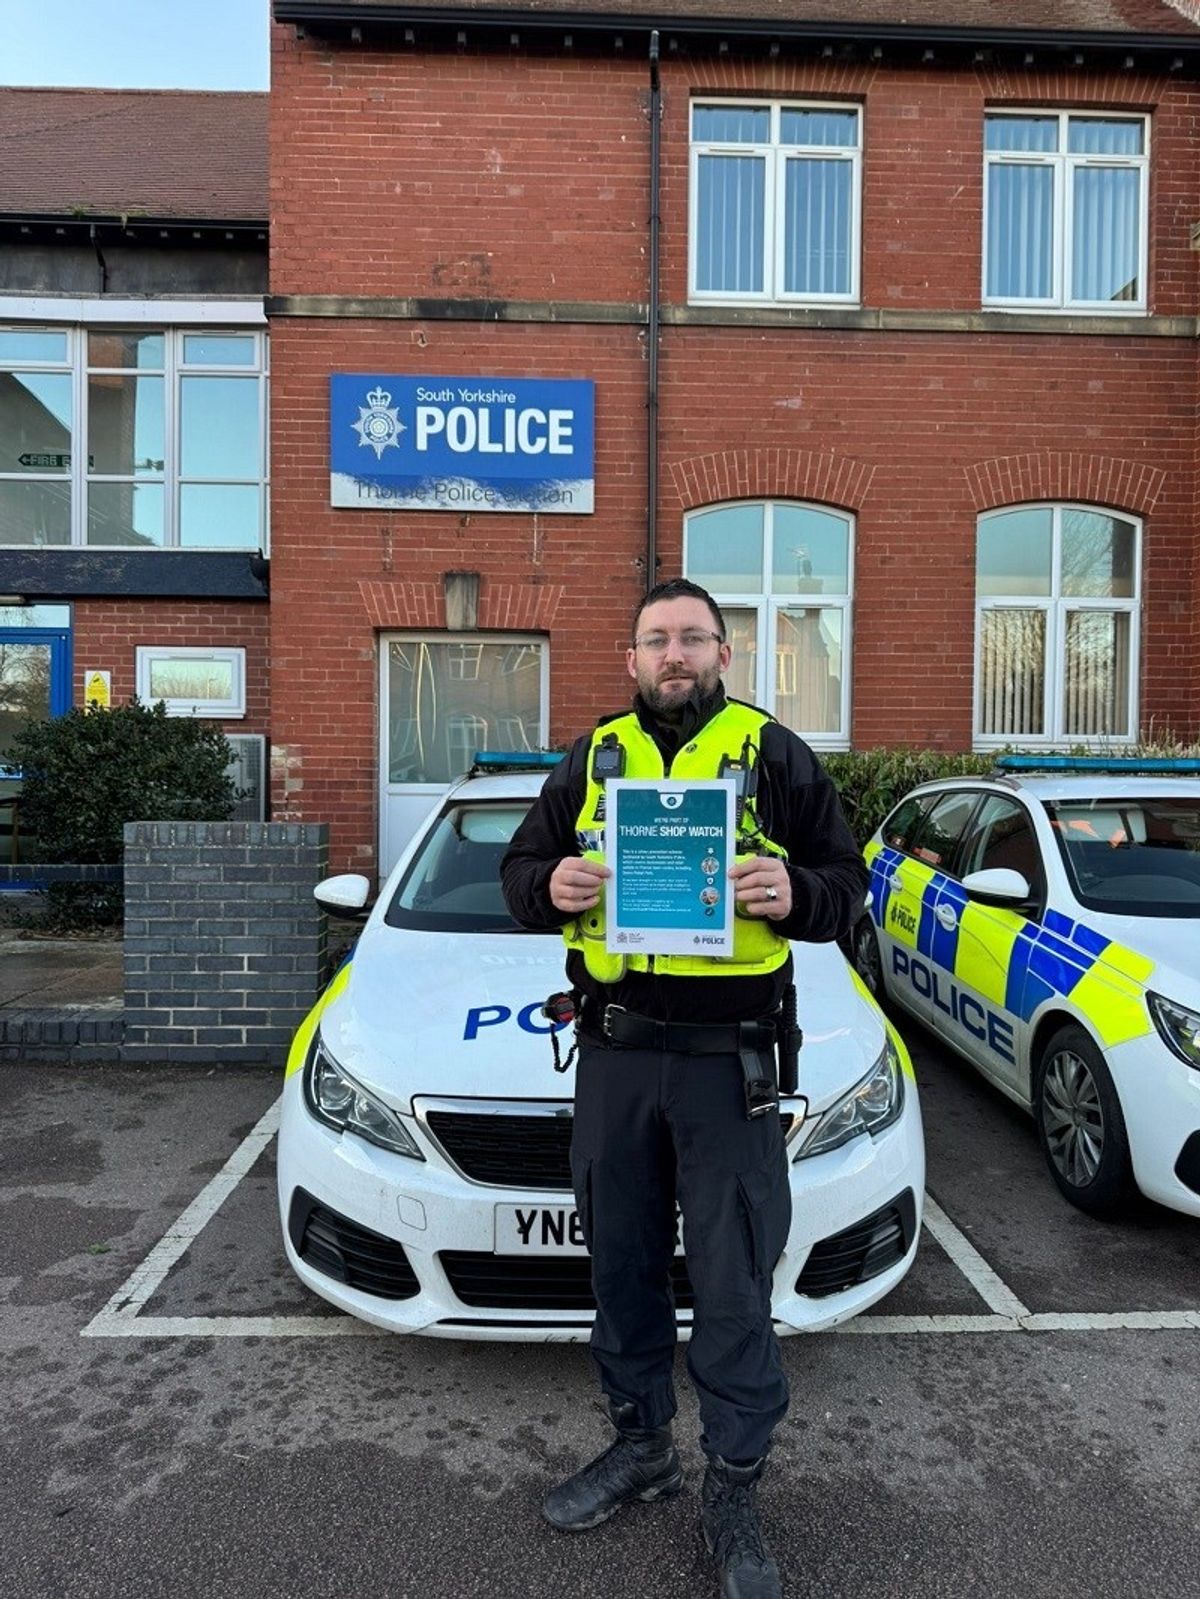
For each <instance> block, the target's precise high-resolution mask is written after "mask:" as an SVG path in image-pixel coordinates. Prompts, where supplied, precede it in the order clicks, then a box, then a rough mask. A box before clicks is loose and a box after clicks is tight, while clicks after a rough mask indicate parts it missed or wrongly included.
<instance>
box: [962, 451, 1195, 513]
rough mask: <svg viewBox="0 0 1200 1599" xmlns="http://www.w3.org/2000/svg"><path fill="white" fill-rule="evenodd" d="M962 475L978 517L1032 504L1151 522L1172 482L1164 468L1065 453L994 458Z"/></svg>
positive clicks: (1100, 456) (1111, 457)
mask: <svg viewBox="0 0 1200 1599" xmlns="http://www.w3.org/2000/svg"><path fill="white" fill-rule="evenodd" d="M963 471H964V473H965V475H966V479H967V490H968V492H969V494H970V496H971V501H972V504H973V505H974V507H975V509H976V511H994V510H996V509H997V508H998V507H1000V506H1002V505H1020V504H1022V503H1023V502H1026V501H1030V500H1075V501H1078V502H1082V503H1084V504H1087V505H1107V506H1111V508H1112V509H1113V510H1116V511H1131V512H1133V513H1134V515H1136V516H1149V514H1150V512H1151V511H1152V510H1153V509H1154V505H1155V501H1156V500H1157V499H1158V497H1159V495H1160V494H1161V493H1162V490H1163V485H1164V483H1165V482H1166V479H1167V474H1166V473H1165V472H1164V471H1163V470H1162V469H1161V467H1157V466H1146V465H1144V464H1143V463H1142V462H1140V461H1122V460H1120V459H1118V458H1116V457H1114V456H1111V455H1087V454H1084V453H1082V452H1079V451H1065V450H1046V451H1042V452H1041V453H1038V454H1030V455H999V456H994V457H993V458H992V459H991V460H990V461H976V462H975V463H974V464H973V465H971V466H967V467H964V468H963Z"/></svg>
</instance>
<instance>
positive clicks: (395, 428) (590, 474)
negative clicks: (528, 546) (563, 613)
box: [329, 372, 595, 515]
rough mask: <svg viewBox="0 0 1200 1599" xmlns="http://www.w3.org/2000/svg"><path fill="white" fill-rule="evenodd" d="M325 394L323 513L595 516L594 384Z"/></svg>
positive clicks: (362, 376)
mask: <svg viewBox="0 0 1200 1599" xmlns="http://www.w3.org/2000/svg"><path fill="white" fill-rule="evenodd" d="M329 391H330V392H329V424H330V444H329V466H330V477H329V499H330V504H332V505H336V506H356V507H360V508H361V507H364V506H383V507H387V508H390V509H395V510H409V511H538V512H556V513H567V514H575V515H578V514H580V513H581V512H588V511H591V510H592V509H593V508H594V505H593V501H594V490H595V478H594V466H593V454H594V438H595V384H594V383H591V382H585V381H582V380H575V379H572V380H555V379H544V378H447V377H402V376H399V375H398V374H396V373H374V372H353V373H351V372H335V373H334V374H333V376H332V377H331V378H330V380H329Z"/></svg>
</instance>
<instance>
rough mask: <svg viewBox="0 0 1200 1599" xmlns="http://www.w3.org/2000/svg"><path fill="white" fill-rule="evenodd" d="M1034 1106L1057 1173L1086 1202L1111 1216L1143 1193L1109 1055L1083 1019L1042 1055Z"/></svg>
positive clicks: (1071, 1194)
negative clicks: (1106, 1057) (1136, 1179)
mask: <svg viewBox="0 0 1200 1599" xmlns="http://www.w3.org/2000/svg"><path fill="white" fill-rule="evenodd" d="M1033 1111H1034V1116H1035V1118H1036V1120H1037V1129H1038V1141H1039V1142H1040V1144H1041V1146H1042V1153H1043V1155H1045V1157H1046V1164H1047V1165H1048V1166H1049V1168H1050V1175H1051V1176H1052V1177H1053V1178H1054V1181H1055V1182H1056V1183H1057V1184H1058V1187H1059V1189H1060V1190H1061V1191H1062V1193H1063V1194H1064V1195H1065V1196H1066V1198H1067V1199H1069V1200H1070V1201H1071V1203H1072V1204H1073V1205H1076V1206H1078V1207H1079V1209H1080V1210H1084V1211H1087V1213H1088V1214H1089V1215H1090V1216H1096V1217H1099V1218H1100V1219H1102V1220H1104V1221H1111V1220H1113V1219H1115V1218H1116V1217H1118V1216H1120V1215H1122V1214H1123V1213H1124V1212H1126V1211H1128V1209H1129V1208H1130V1206H1131V1205H1132V1203H1133V1202H1134V1199H1135V1197H1136V1194H1137V1185H1136V1184H1135V1182H1134V1180H1133V1163H1132V1161H1131V1159H1130V1156H1129V1135H1128V1134H1127V1132H1126V1131H1125V1117H1124V1116H1123V1115H1122V1113H1121V1102H1120V1100H1119V1099H1118V1098H1117V1090H1116V1088H1115V1087H1114V1086H1113V1080H1112V1076H1111V1074H1110V1073H1109V1070H1108V1067H1107V1065H1106V1064H1105V1060H1104V1056H1103V1055H1102V1054H1101V1053H1100V1051H1099V1049H1098V1048H1097V1047H1096V1045H1095V1044H1094V1043H1093V1042H1092V1040H1091V1038H1090V1037H1089V1036H1088V1034H1087V1033H1085V1032H1084V1030H1083V1028H1082V1027H1062V1028H1060V1029H1059V1030H1058V1032H1056V1033H1054V1034H1053V1035H1052V1036H1051V1037H1050V1038H1049V1039H1047V1041H1046V1045H1045V1048H1044V1049H1043V1050H1042V1052H1041V1055H1040V1056H1039V1058H1038V1061H1037V1067H1036V1070H1035V1073H1034V1083H1033Z"/></svg>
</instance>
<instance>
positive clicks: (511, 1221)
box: [496, 1205, 683, 1255]
mask: <svg viewBox="0 0 1200 1599" xmlns="http://www.w3.org/2000/svg"><path fill="white" fill-rule="evenodd" d="M496 1253H497V1254H498V1255H586V1254H587V1245H586V1244H585V1243H584V1241H583V1226H582V1224H581V1222H580V1220H579V1212H578V1211H577V1210H576V1209H575V1207H574V1205H497V1206H496ZM675 1253H676V1254H677V1255H682V1254H683V1222H682V1218H680V1219H678V1222H677V1226H676V1234H675Z"/></svg>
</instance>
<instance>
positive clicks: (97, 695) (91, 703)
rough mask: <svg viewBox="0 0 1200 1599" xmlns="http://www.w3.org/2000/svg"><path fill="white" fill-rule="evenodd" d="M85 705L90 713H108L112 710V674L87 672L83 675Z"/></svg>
mask: <svg viewBox="0 0 1200 1599" xmlns="http://www.w3.org/2000/svg"><path fill="white" fill-rule="evenodd" d="M83 703H84V705H85V706H86V707H87V709H88V710H89V711H107V710H110V709H111V708H112V673H111V672H95V671H92V672H85V673H84V674H83Z"/></svg>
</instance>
